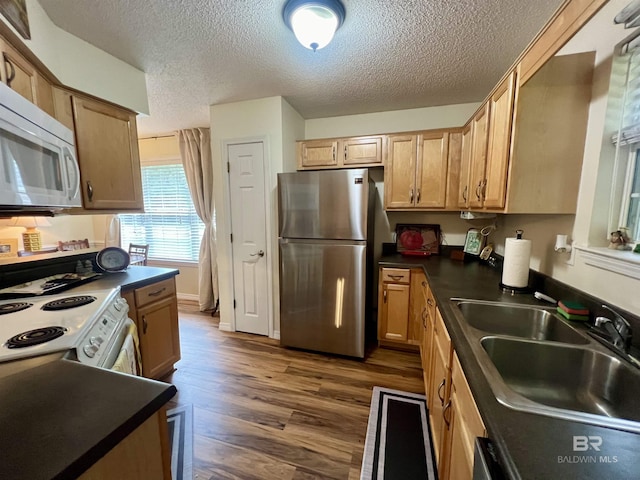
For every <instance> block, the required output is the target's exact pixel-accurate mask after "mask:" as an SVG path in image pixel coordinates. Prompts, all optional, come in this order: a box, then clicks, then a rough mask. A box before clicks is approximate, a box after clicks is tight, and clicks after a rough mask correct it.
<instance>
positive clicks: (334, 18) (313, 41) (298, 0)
mask: <svg viewBox="0 0 640 480" xmlns="http://www.w3.org/2000/svg"><path fill="white" fill-rule="evenodd" d="M282 15H283V17H284V23H286V24H287V26H288V27H289V28H290V29H291V30H293V33H294V34H295V36H296V38H297V39H298V41H299V42H300V43H301V44H302V45H303V46H304V47H306V48H308V49H310V50H313V51H314V52H315V51H316V50H319V49H320V48H323V47H326V46H327V45H328V44H329V42H330V41H331V39H332V38H333V35H334V34H335V33H336V30H338V28H340V25H342V22H344V16H345V10H344V6H343V5H342V3H341V2H340V0H289V1H288V2H287V3H286V4H285V6H284V11H283V13H282Z"/></svg>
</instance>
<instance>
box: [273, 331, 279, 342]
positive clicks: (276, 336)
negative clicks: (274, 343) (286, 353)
mask: <svg viewBox="0 0 640 480" xmlns="http://www.w3.org/2000/svg"><path fill="white" fill-rule="evenodd" d="M271 338H273V339H275V340H280V330H274V331H273V335H272V337H271Z"/></svg>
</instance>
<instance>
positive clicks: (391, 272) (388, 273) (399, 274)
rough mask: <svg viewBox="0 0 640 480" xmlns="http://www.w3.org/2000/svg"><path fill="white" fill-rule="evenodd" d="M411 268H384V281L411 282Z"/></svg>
mask: <svg viewBox="0 0 640 480" xmlns="http://www.w3.org/2000/svg"><path fill="white" fill-rule="evenodd" d="M410 279H411V270H409V269H407V268H383V269H382V281H383V282H390V283H409V280H410Z"/></svg>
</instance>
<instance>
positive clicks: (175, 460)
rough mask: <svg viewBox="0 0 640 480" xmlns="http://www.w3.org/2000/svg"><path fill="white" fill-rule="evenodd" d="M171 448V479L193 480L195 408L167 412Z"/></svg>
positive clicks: (187, 406)
mask: <svg viewBox="0 0 640 480" xmlns="http://www.w3.org/2000/svg"><path fill="white" fill-rule="evenodd" d="M167 426H168V427H169V444H170V446H171V478H173V480H193V408H192V406H191V405H184V406H180V407H176V408H173V409H171V410H167Z"/></svg>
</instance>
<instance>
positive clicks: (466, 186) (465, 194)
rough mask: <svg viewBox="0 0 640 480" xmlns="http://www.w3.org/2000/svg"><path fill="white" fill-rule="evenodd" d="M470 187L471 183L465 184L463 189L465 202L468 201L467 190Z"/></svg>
mask: <svg viewBox="0 0 640 480" xmlns="http://www.w3.org/2000/svg"><path fill="white" fill-rule="evenodd" d="M468 189H469V185H465V186H464V190H463V191H462V199H463V200H464V203H467V190H468Z"/></svg>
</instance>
